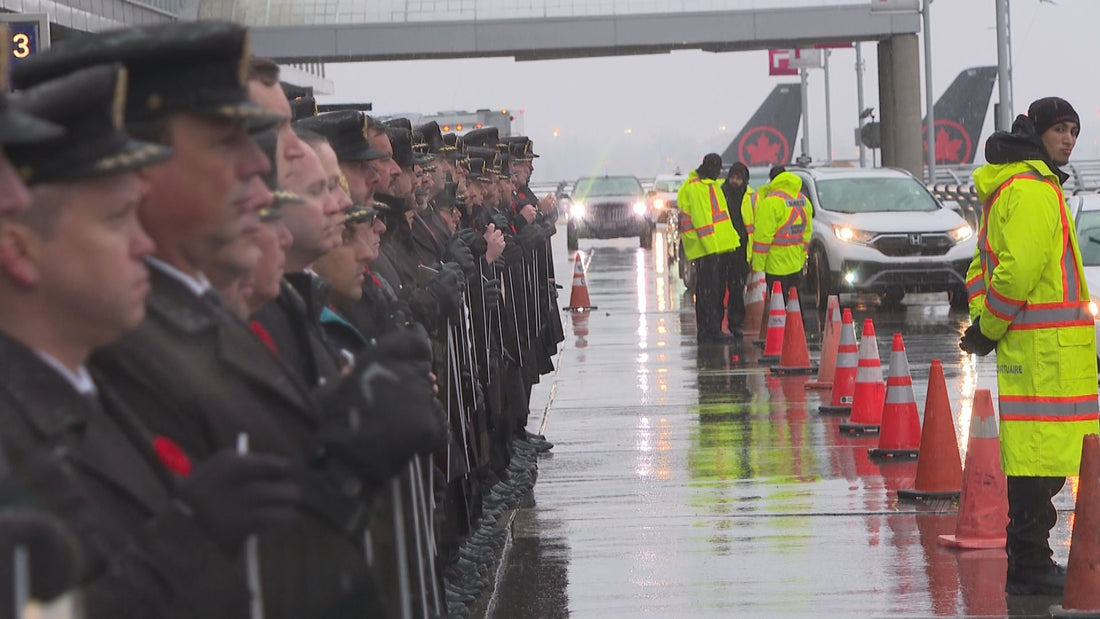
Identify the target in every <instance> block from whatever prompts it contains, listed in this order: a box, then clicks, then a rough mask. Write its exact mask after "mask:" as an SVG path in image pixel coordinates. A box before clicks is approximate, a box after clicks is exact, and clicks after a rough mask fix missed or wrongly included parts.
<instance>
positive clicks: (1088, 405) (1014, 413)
mask: <svg viewBox="0 0 1100 619" xmlns="http://www.w3.org/2000/svg"><path fill="white" fill-rule="evenodd" d="M1000 405H1001V419H1006V418H1009V417H1052V418H1058V417H1080V416H1083V415H1095V414H1096V413H1097V408H1098V407H1097V404H1096V399H1095V398H1091V399H1088V400H1067V401H1065V402H1026V401H1023V402H1021V401H1019V400H1005V399H1004V398H1001V401H1000ZM971 436H973V433H971ZM994 436H996V435H994Z"/></svg>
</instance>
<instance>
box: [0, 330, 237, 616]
mask: <svg viewBox="0 0 1100 619" xmlns="http://www.w3.org/2000/svg"><path fill="white" fill-rule="evenodd" d="M155 438H156V437H155V436H154V435H153V434H152V433H151V432H149V431H148V430H147V429H145V428H143V427H142V426H141V424H139V423H137V422H136V421H135V419H134V417H133V416H132V415H131V414H130V413H129V411H127V410H126V409H125V408H124V407H123V405H122V404H121V403H120V402H119V401H118V399H117V398H116V397H114V395H113V394H112V393H111V392H110V391H109V390H108V389H106V388H104V386H103V385H100V386H99V396H98V398H97V396H96V395H95V394H91V395H82V394H81V393H79V392H78V391H77V390H76V388H75V387H73V385H72V384H71V383H70V382H69V381H68V380H67V379H66V378H65V377H64V376H62V375H61V374H60V373H58V371H57V370H55V369H54V368H53V367H51V366H49V365H48V364H46V363H45V362H44V361H43V360H42V359H41V358H39V357H38V355H37V354H35V353H34V352H33V351H31V350H30V349H28V348H26V347H25V346H23V345H22V344H21V343H19V342H17V341H15V340H13V339H11V338H9V337H7V336H6V335H0V439H2V442H3V446H4V451H5V453H6V455H7V457H8V460H9V461H10V464H11V465H12V467H13V468H14V469H16V470H17V471H18V470H19V469H20V468H21V467H23V468H24V470H26V469H25V467H27V466H28V465H29V466H39V465H40V463H41V462H42V459H43V458H47V457H48V455H47V454H50V453H54V452H56V451H57V450H59V449H60V450H63V453H64V456H62V457H61V458H60V459H58V460H57V462H58V463H60V462H62V461H63V462H65V463H66V465H61V466H58V467H57V468H56V469H54V473H55V474H56V476H54V475H51V476H50V478H49V479H50V482H49V483H44V484H41V485H38V486H36V488H35V489H36V490H38V491H40V492H34V493H33V495H34V497H35V499H34V502H35V503H36V504H37V505H38V506H39V507H42V508H44V509H49V510H50V511H53V512H55V513H57V514H58V515H59V516H61V517H62V518H63V519H64V520H65V521H66V522H67V523H68V524H69V526H70V527H71V528H72V529H73V531H74V532H75V533H76V534H77V536H78V538H79V539H80V541H81V542H82V544H83V545H84V548H85V550H86V552H87V554H88V556H89V559H90V564H89V566H88V568H89V569H88V572H87V574H85V576H84V582H83V585H82V587H83V593H82V597H83V602H84V604H85V606H86V610H87V616H88V617H89V618H90V619H98V618H100V617H103V618H110V619H125V618H128V617H134V618H137V617H141V618H145V617H194V618H196V619H198V618H201V617H243V616H247V609H248V590H247V587H246V585H245V579H244V572H243V566H242V565H241V562H240V560H239V556H235V555H230V554H227V553H225V552H223V551H222V550H221V549H220V548H219V547H218V546H216V545H215V544H214V543H212V542H211V541H210V540H209V538H208V537H207V536H206V535H205V533H204V532H203V531H202V529H201V528H200V527H199V525H198V523H196V522H195V521H194V520H192V519H191V518H190V517H187V516H185V515H183V513H182V512H181V511H179V510H177V509H175V508H174V507H172V505H171V504H170V500H171V491H172V487H173V486H174V485H175V481H176V480H175V478H174V477H173V474H172V473H170V472H169V471H168V470H167V469H166V468H165V467H164V465H163V464H161V463H160V461H159V460H158V459H157V457H156V456H155V455H154V453H153V450H152V445H153V440H154V439H155Z"/></svg>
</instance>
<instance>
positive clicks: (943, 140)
mask: <svg viewBox="0 0 1100 619" xmlns="http://www.w3.org/2000/svg"><path fill="white" fill-rule="evenodd" d="M927 133H928V132H927V130H923V131H922V139H923V140H924V152H925V153H927V152H928V139H927V137H926V136H927ZM973 158H974V144H973V142H971V140H970V134H969V133H968V132H967V131H966V129H964V128H963V126H962V125H960V124H959V123H957V122H955V121H953V120H946V119H945V120H937V121H936V163H943V164H952V163H970V162H971V161H972V160H973Z"/></svg>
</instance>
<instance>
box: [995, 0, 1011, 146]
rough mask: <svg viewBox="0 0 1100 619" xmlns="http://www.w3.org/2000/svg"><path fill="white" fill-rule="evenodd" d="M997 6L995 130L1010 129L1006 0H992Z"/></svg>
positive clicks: (1008, 30) (1009, 71)
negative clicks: (997, 97)
mask: <svg viewBox="0 0 1100 619" xmlns="http://www.w3.org/2000/svg"><path fill="white" fill-rule="evenodd" d="M994 1H995V2H996V6H997V95H998V96H999V97H1000V107H998V108H997V111H998V113H997V118H996V119H995V120H996V121H997V129H998V130H999V131H1010V130H1011V129H1012V109H1013V108H1012V36H1011V34H1012V33H1011V32H1010V29H1011V24H1010V23H1009V16H1008V0H994Z"/></svg>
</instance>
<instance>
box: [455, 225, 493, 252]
mask: <svg viewBox="0 0 1100 619" xmlns="http://www.w3.org/2000/svg"><path fill="white" fill-rule="evenodd" d="M458 237H459V238H461V239H462V242H463V243H465V244H466V247H469V248H470V252H472V253H473V254H474V258H480V257H482V256H484V255H485V252H486V251H487V250H488V249H489V244H488V243H487V242H485V237H484V236H482V235H480V234H478V233H477V232H474V230H473V228H463V229H462V230H459V231H458Z"/></svg>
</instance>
